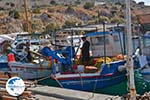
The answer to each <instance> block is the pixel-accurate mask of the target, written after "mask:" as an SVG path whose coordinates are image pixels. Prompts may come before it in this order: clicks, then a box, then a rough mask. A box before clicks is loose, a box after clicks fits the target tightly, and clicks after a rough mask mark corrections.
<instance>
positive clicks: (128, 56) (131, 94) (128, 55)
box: [126, 0, 136, 100]
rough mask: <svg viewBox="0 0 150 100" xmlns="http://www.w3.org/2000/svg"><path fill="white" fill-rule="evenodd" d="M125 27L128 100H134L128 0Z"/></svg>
mask: <svg viewBox="0 0 150 100" xmlns="http://www.w3.org/2000/svg"><path fill="white" fill-rule="evenodd" d="M126 29H127V51H128V52H127V64H126V69H127V72H128V76H129V89H130V97H131V98H130V100H136V89H135V82H134V70H133V59H132V34H131V8H130V0H126Z"/></svg>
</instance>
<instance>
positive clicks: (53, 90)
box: [28, 85, 121, 100]
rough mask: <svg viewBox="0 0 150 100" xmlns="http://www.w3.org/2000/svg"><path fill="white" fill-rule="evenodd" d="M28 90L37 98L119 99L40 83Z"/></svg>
mask: <svg viewBox="0 0 150 100" xmlns="http://www.w3.org/2000/svg"><path fill="white" fill-rule="evenodd" d="M28 90H29V91H32V92H33V93H34V94H35V97H36V98H37V99H38V100H121V98H120V97H118V96H111V95H106V94H97V93H92V92H84V91H77V90H71V89H64V88H59V87H50V86H41V85H40V86H37V87H35V88H28Z"/></svg>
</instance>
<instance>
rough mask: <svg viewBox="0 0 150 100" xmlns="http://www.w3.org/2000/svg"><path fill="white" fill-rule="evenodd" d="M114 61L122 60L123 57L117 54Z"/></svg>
mask: <svg viewBox="0 0 150 100" xmlns="http://www.w3.org/2000/svg"><path fill="white" fill-rule="evenodd" d="M116 59H117V60H123V59H124V57H123V55H122V54H118V55H117V56H116Z"/></svg>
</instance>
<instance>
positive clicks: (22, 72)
mask: <svg viewBox="0 0 150 100" xmlns="http://www.w3.org/2000/svg"><path fill="white" fill-rule="evenodd" d="M9 68H10V71H11V72H14V73H17V74H18V76H19V77H21V78H22V79H24V80H26V79H38V78H42V77H47V76H50V75H51V72H52V70H51V68H50V67H48V66H44V65H39V64H33V63H21V62H10V63H9Z"/></svg>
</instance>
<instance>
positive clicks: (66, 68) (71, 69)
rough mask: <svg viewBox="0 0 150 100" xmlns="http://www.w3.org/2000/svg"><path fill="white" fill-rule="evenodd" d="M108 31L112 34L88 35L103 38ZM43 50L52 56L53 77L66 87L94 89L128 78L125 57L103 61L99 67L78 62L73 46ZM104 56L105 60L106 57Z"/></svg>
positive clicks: (43, 52) (90, 37)
mask: <svg viewBox="0 0 150 100" xmlns="http://www.w3.org/2000/svg"><path fill="white" fill-rule="evenodd" d="M107 33H108V34H109V35H110V33H109V32H106V33H105V32H94V35H92V34H93V33H91V34H90V33H89V34H87V37H88V39H89V40H92V41H93V40H94V39H93V37H96V38H97V39H98V37H100V38H101V35H103V34H107ZM112 37H113V36H112ZM105 41H106V40H105ZM41 52H42V54H43V56H46V57H50V58H51V61H52V73H53V75H52V76H53V79H54V80H56V82H58V83H59V84H60V86H61V87H64V88H69V89H76V90H83V91H93V90H95V89H101V88H105V87H109V86H112V85H114V84H118V83H120V82H122V81H125V80H126V70H125V63H126V61H125V60H124V59H120V60H116V61H109V62H107V63H101V64H100V65H98V67H95V65H94V64H93V65H89V66H84V65H82V64H77V62H76V60H75V50H74V47H72V46H67V47H65V49H64V48H63V49H61V50H60V49H59V50H51V49H50V48H49V47H44V48H43V49H42V50H41ZM120 52H121V50H120ZM120 52H119V53H120ZM63 55H65V56H63ZM97 57H98V56H97ZM102 58H103V61H104V60H105V57H102ZM106 60H109V58H108V57H106ZM96 61H97V62H98V61H99V60H96ZM96 61H95V63H96ZM92 62H94V61H92Z"/></svg>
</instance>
